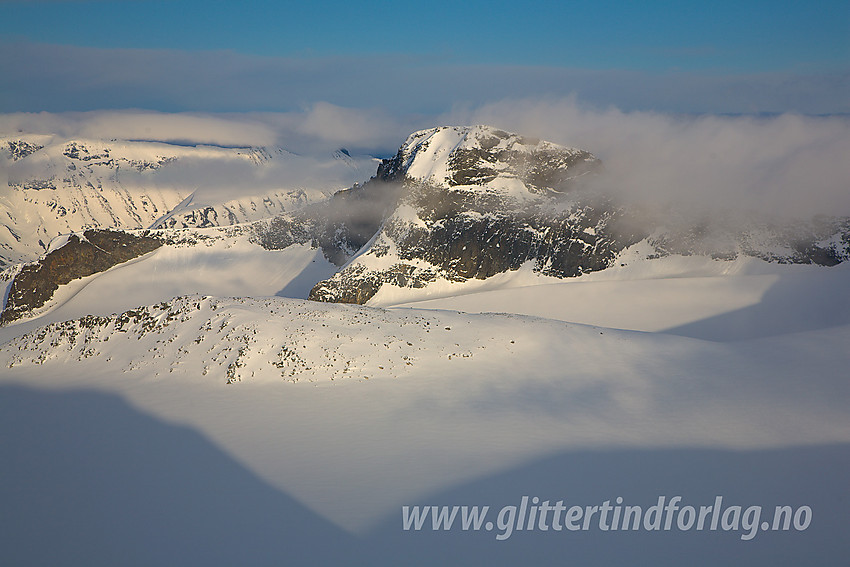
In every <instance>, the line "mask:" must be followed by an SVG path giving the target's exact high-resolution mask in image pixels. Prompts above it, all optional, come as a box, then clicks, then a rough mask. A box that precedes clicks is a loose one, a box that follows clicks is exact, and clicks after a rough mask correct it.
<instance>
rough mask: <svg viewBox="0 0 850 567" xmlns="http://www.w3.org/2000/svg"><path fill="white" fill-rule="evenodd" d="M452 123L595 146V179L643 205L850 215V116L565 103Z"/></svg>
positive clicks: (510, 107) (489, 108)
mask: <svg viewBox="0 0 850 567" xmlns="http://www.w3.org/2000/svg"><path fill="white" fill-rule="evenodd" d="M444 119H445V120H446V121H448V122H452V123H485V124H493V125H496V126H499V127H500V128H503V129H506V130H512V131H516V132H522V133H526V134H529V135H535V136H538V137H540V138H543V139H547V140H551V141H553V142H558V143H563V144H566V145H570V146H576V147H580V148H582V149H586V150H589V151H591V152H593V153H594V154H596V155H597V156H598V157H600V158H601V159H602V161H603V163H604V164H605V170H606V171H605V174H604V175H603V176H601V177H599V178H598V179H597V182H598V183H599V184H600V185H603V188H604V189H607V190H615V191H617V192H620V193H621V194H622V195H625V196H628V197H632V198H634V199H635V200H637V201H655V202H661V203H664V202H682V203H685V204H696V205H702V206H707V207H709V208H710V209H711V208H729V207H731V208H737V209H753V210H759V211H764V212H767V213H771V214H776V215H783V216H793V217H798V216H804V217H807V216H811V215H814V214H837V215H850V159H848V156H850V117H847V116H831V117H812V116H803V115H799V114H782V115H778V116H767V117H754V116H718V115H703V116H683V115H670V114H660V113H653V112H624V111H622V110H619V109H617V108H608V109H602V110H599V109H587V108H584V107H582V105H580V104H578V103H577V102H576V101H575V100H574V99H561V100H549V101H534V100H514V101H502V102H498V103H493V104H487V105H483V106H481V107H478V108H474V109H469V110H465V111H456V112H454V113H451V114H449V115H447V116H445V117H444Z"/></svg>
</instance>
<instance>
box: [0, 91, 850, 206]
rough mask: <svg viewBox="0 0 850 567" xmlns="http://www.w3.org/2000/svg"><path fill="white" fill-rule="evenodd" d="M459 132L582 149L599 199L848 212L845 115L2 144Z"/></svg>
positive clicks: (304, 118) (388, 120) (129, 129)
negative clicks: (488, 131) (594, 161)
mask: <svg viewBox="0 0 850 567" xmlns="http://www.w3.org/2000/svg"><path fill="white" fill-rule="evenodd" d="M450 124H458V125H460V124H489V125H492V126H495V127H498V128H504V129H506V130H509V131H513V132H522V133H523V134H525V135H529V136H538V137H540V138H542V139H546V140H550V141H552V142H555V143H560V144H564V145H569V146H574V147H580V148H584V149H586V150H588V151H590V152H592V153H593V154H594V155H596V156H598V157H599V158H600V159H602V161H603V163H604V164H605V172H604V175H601V176H598V177H597V178H595V181H594V182H595V183H597V184H598V185H599V187H600V189H603V190H605V191H606V192H610V191H612V190H613V191H616V192H621V193H622V194H623V195H624V196H626V197H630V198H631V197H633V198H635V199H636V200H638V201H643V202H646V201H660V202H663V203H668V202H674V203H681V204H686V205H693V204H697V205H701V206H705V207H707V210H708V211H709V212H711V211H714V210H717V209H726V208H735V209H743V210H750V209H752V210H758V211H760V212H762V213H765V214H772V215H779V216H787V217H810V216H812V215H815V214H832V215H848V214H850V191H848V186H847V185H848V181H847V180H848V179H850V161H848V160H847V159H846V156H847V155H850V117H847V116H837V115H836V116H827V117H814V116H804V115H799V114H781V115H775V116H750V115H741V116H720V115H698V116H694V115H672V114H660V113H654V112H625V111H622V110H620V109H617V108H614V107H609V108H604V109H594V108H589V107H587V106H585V105H583V104H581V103H580V102H578V101H576V99H575V98H565V99H548V100H540V99H522V100H505V101H502V102H496V103H491V104H485V105H482V106H477V107H469V108H462V107H458V108H455V109H454V110H452V111H450V112H448V113H444V114H439V115H433V116H425V115H418V116H414V115H398V114H395V115H394V114H391V113H389V112H386V111H378V110H368V109H367V110H364V109H357V108H346V107H341V106H336V105H333V104H330V103H316V104H313V105H311V106H309V107H305V109H303V110H301V111H297V112H284V113H244V114H233V113H231V114H203V113H160V112H149V111H133V110H127V111H93V112H84V113H60V114H51V113H44V112H42V113H37V114H34V113H15V114H5V115H0V133H2V134H3V135H4V136H12V135H14V134H15V133H31V134H44V133H56V134H60V135H62V136H64V137H68V138H73V137H83V138H95V139H97V138H101V139H115V138H119V139H139V140H151V141H162V142H167V143H177V144H191V145H194V144H211V145H221V146H227V147H246V146H253V147H265V146H272V145H274V146H280V147H283V148H285V149H286V150H288V151H290V152H294V153H296V154H299V155H304V156H311V155H314V156H324V155H327V154H328V153H329V152H333V151H335V150H337V149H339V148H341V147H345V148H347V149H348V150H349V151H350V152H351V153H352V154H369V155H373V156H376V157H382V158H385V157H390V156H391V155H393V154H394V153H395V151H396V149H397V148H398V145H399V144H400V143H401V141H403V140H404V139H405V138H406V137H407V136H408V135H409V134H410V132H412V131H415V130H418V129H424V128H429V127H432V126H437V125H450ZM372 173H374V172H372ZM214 177H216V178H219V177H220V173H219V174H217V175H216V176H214ZM226 178H227V179H228V181H229V182H228V183H227V185H228V188H227V190H228V191H232V192H233V195H232V198H239V197H240V196H242V195H241V193H240V191H242V190H243V188H241V187H240V186H239V185H240V184H239V183H235V182H234V181H235V180H234V179H233V176H226ZM364 180H365V179H364ZM249 190H251V189H249Z"/></svg>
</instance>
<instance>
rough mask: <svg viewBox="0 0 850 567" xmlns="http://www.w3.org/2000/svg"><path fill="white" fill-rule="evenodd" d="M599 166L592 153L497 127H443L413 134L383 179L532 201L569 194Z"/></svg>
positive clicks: (381, 173) (382, 173) (387, 166)
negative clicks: (532, 198) (579, 179)
mask: <svg viewBox="0 0 850 567" xmlns="http://www.w3.org/2000/svg"><path fill="white" fill-rule="evenodd" d="M598 165H599V160H598V159H597V158H596V157H595V156H593V154H591V153H589V152H587V151H584V150H580V149H576V148H568V147H565V146H560V145H558V144H553V143H551V142H546V141H542V140H538V139H536V138H529V137H526V136H521V135H519V134H513V133H510V132H505V131H504V130H500V129H498V128H493V127H491V126H484V125H475V126H442V127H438V128H431V129H428V130H421V131H419V132H415V133H413V134H411V135H410V136H409V137H408V138H407V140H406V141H405V142H404V144H402V146H401V148H400V149H399V151H398V153H397V154H396V156H395V157H394V158H393V159H392V160H389V161H388V162H387V163H385V164H384V165H383V166H382V168H381V170H379V176H381V177H383V178H385V179H399V178H405V179H408V180H412V181H417V182H422V183H426V184H429V185H433V186H436V187H440V188H450V189H453V190H476V191H480V190H482V189H483V190H485V191H488V192H495V193H499V194H503V195H510V196H512V197H519V198H523V197H526V198H527V197H529V196H531V195H536V194H542V193H543V194H545V193H551V192H554V193H560V192H563V191H565V190H567V189H568V188H569V185H570V184H571V182H573V181H574V180H575V179H576V178H577V177H579V176H581V175H584V174H586V173H587V172H589V171H591V170H592V169H594V167H596V166H598Z"/></svg>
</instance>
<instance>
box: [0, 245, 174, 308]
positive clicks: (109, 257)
mask: <svg viewBox="0 0 850 567" xmlns="http://www.w3.org/2000/svg"><path fill="white" fill-rule="evenodd" d="M162 244H163V242H162V240H160V239H158V238H155V237H152V236H147V235H136V234H131V233H128V232H120V231H113V230H87V231H85V232H84V233H83V234H82V236H80V235H77V234H72V235H70V236H69V237H68V240H67V242H66V243H65V244H64V245H63V246H61V247H59V248H56V249H55V250H52V251H50V252H49V253H47V254H46V255H45V256H44V257H43V258H42V259H41V260H39V261H37V262H34V263H31V264H26V265H24V266H22V267H21V268H20V270H19V271H18V273H17V274H16V275H15V277H14V279H13V280H12V284H11V286H10V287H9V292H8V296H7V299H6V302H5V306H4V309H3V312H2V315H0V324H6V323H9V322H11V321H14V320H16V319H19V318H21V317H24V316H26V315H27V314H28V313H30V312H32V311H33V310H34V309H37V308H39V307H42V306H43V305H44V304H45V303H47V301H49V300H50V298H51V297H53V294H54V292H55V291H56V290H57V289H58V288H59V286H60V285H65V284H67V283H69V282H71V281H73V280H76V279H79V278H84V277H86V276H90V275H92V274H96V273H98V272H102V271H104V270H107V269H109V268H111V267H112V266H115V265H117V264H121V263H123V262H126V261H128V260H132V259H133V258H137V257H139V256H141V255H143V254H147V253H148V252H151V251H153V250H156V249H157V248H159V247H160V246H162Z"/></svg>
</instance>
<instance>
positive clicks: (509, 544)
mask: <svg viewBox="0 0 850 567" xmlns="http://www.w3.org/2000/svg"><path fill="white" fill-rule="evenodd" d="M64 377H65V378H67V377H69V375H67V374H66V375H65V376H64ZM21 378H23V377H21ZM104 378H105V379H109V377H107V376H104ZM115 378H116V377H114V376H113V377H112V380H110V381H111V382H113V383H115V382H116V380H115ZM119 380H120V377H119ZM135 389H136V393H137V394H139V393H141V392H140V389H139V388H135ZM330 390H331V391H332V390H334V389H330ZM243 392H244V391H243ZM325 392H326V393H327V392H328V390H325ZM146 393H147V394H148V395H150V394H153V393H154V392H153V390H151V389H147V392H146ZM175 393H177V392H175V391H173V390H172V391H161V392H160V394H161V396H162V397H163V398H164V399H165V398H166V396H167V395H168V394H172V398H171V399H170V401H169V403H172V404H174V403H175V402H176V399H175V397H174V394H175ZM183 393H184V394H185V391H184V392H183ZM255 394H260V393H258V392H255ZM262 394H265V395H273V394H274V392H262ZM139 397H140V396H138V395H136V396H135V399H139ZM237 398H239V399H237ZM323 399H324V400H325V401H326V402H327V403H324V404H322V403H319V404H318V405H317V406H316V409H317V412H318V413H319V415H308V416H306V417H308V418H312V419H308V420H307V421H304V422H303V423H297V422H294V421H293V422H292V423H289V424H288V425H290V429H289V430H288V431H287V432H286V433H288V436H287V437H288V439H287V440H286V443H285V444H283V443H276V442H275V441H277V440H278V439H280V438H283V437H284V433H283V432H281V431H277V430H272V431H269V430H267V429H265V428H263V427H258V428H257V429H256V430H255V431H254V432H253V433H254V435H255V436H256V437H259V438H263V439H265V440H266V442H267V445H266V449H267V451H268V452H269V453H272V454H273V455H276V456H277V457H278V459H279V460H281V461H283V460H284V459H286V456H285V455H284V454H283V453H282V452H283V451H285V450H286V449H287V448H288V447H292V446H293V445H295V443H296V441H299V440H300V441H301V442H306V438H308V437H313V436H316V437H317V438H318V439H319V440H320V442H317V443H316V447H315V448H316V449H317V450H327V451H330V452H336V451H340V450H342V449H344V448H345V447H344V445H343V444H344V443H345V442H346V441H348V440H349V439H350V438H351V437H353V435H348V434H347V432H348V431H349V430H350V429H351V428H358V429H360V430H361V432H362V433H363V434H364V435H368V434H370V433H371V431H370V430H369V429H365V430H364V429H363V425H364V422H367V423H368V422H369V421H371V422H372V423H377V422H378V421H379V420H381V419H384V417H385V416H383V415H382V414H378V415H373V416H372V417H371V418H369V417H368V416H367V413H366V411H368V410H371V409H374V408H373V407H372V406H371V405H370V406H367V407H366V408H364V411H362V412H361V411H358V410H357V409H356V408H354V411H351V409H349V406H347V405H343V404H340V403H339V399H338V398H336V397H333V398H331V399H328V398H327V397H325V398H323ZM369 399H372V400H374V397H371V398H369V397H367V398H366V400H369ZM127 400H128V396H121V395H120V394H114V393H111V392H103V391H96V390H92V389H76V388H74V389H56V388H51V389H50V390H45V389H43V388H37V387H35V386H34V384H32V383H31V385H30V386H21V385H16V384H11V383H9V382H8V381H2V380H0V446H2V448H3V451H4V455H14V456H20V458H18V459H3V460H0V474H2V477H3V479H4V482H3V483H2V484H0V502H2V503H3V510H4V514H2V515H0V559H2V560H3V561H4V563H5V564H8V565H20V566H24V565H69V564H80V565H87V566H89V567H95V566H97V567H99V566H104V567H106V566H109V567H111V566H113V565H116V564H121V565H128V566H140V567H141V566H144V567H147V566H149V565H168V564H175V563H177V564H181V565H205V566H208V567H213V566H229V565H233V564H239V563H245V562H248V563H251V564H252V565H316V566H334V567H338V566H346V565H351V566H361V565H372V566H375V567H384V566H386V567H395V566H397V565H413V566H429V567H430V566H433V565H480V564H482V563H483V564H487V565H497V566H498V565H504V566H515V565H528V564H535V565H547V564H551V563H552V562H553V560H557V562H559V563H562V564H565V565H587V566H598V567H602V566H604V567H609V566H610V565H625V564H633V563H634V562H635V559H636V558H638V559H639V562H640V564H651V565H655V566H659V567H680V566H681V565H683V564H685V563H686V564H688V565H694V566H700V567H716V566H717V565H747V566H748V567H754V566H755V567H758V566H775V565H786V564H791V565H841V561H842V560H843V558H845V557H846V556H847V553H848V551H850V549H848V544H847V539H846V537H843V536H844V527H845V526H846V525H847V523H848V521H850V517H848V513H847V510H846V505H844V501H843V500H842V499H841V498H840V497H839V498H836V495H840V494H843V493H844V490H845V489H846V487H845V485H846V475H847V472H848V462H850V445H847V444H843V445H827V446H823V445H821V446H809V447H790V448H781V449H770V450H747V451H742V450H733V451H729V450H722V449H706V448H701V449H682V448H679V449H676V448H673V449H616V448H614V449H598V450H567V451H563V452H558V453H557V454H552V455H549V456H547V457H544V458H542V459H541V458H537V459H531V460H526V461H524V462H523V464H522V465H519V466H516V467H510V468H508V469H506V470H503V471H501V472H497V473H493V474H489V475H485V476H483V477H478V478H476V479H474V480H471V481H469V482H465V483H460V484H455V485H453V486H452V487H451V488H449V489H448V490H443V491H440V492H439V493H430V494H428V495H427V496H425V497H422V498H419V499H415V500H410V501H408V502H407V503H408V504H423V505H428V504H448V505H457V504H458V503H471V504H478V505H490V506H492V507H493V509H494V510H498V509H499V507H501V506H502V505H512V506H517V505H518V504H519V501H520V499H521V497H522V496H523V495H528V496H540V497H541V498H551V499H552V500H553V501H554V500H558V499H563V501H564V502H565V504H566V505H567V506H570V505H575V504H577V505H580V506H585V505H587V506H590V505H598V504H600V503H601V502H603V501H605V500H610V499H611V498H613V497H614V496H615V495H618V496H622V497H623V498H624V502H625V503H628V504H630V505H632V504H637V505H641V506H643V507H644V509H646V508H647V507H649V506H651V505H654V504H655V503H656V501H657V498H658V496H659V491H663V492H664V493H666V494H667V495H670V494H673V493H675V494H679V495H683V496H684V501H683V502H682V504H683V505H703V504H707V505H712V504H713V503H714V499H715V496H716V495H717V494H722V495H723V496H724V502H723V504H724V505H725V506H732V505H743V506H746V505H751V504H753V503H758V504H763V505H766V506H771V505H774V504H775V503H788V504H790V505H794V506H797V505H800V504H802V503H805V504H806V505H809V506H811V507H812V509H813V510H814V519H813V522H812V524H811V526H810V527H809V528H808V529H807V530H806V531H804V532H797V531H794V530H793V529H791V530H789V531H786V532H778V533H773V532H761V531H759V533H758V534H757V535H756V536H755V537H754V539H751V540H750V541H742V540H741V539H740V535H741V533H742V532H741V531H740V530H738V531H729V532H725V531H719V530H718V531H715V532H711V531H702V532H694V531H690V532H678V531H677V530H676V527H675V524H674V527H673V530H672V531H669V532H666V531H656V532H634V531H631V532H623V531H618V532H611V531H608V532H603V531H599V530H592V531H590V532H569V531H566V530H562V531H559V532H556V531H552V530H551V529H550V530H549V531H547V532H541V531H539V530H538V531H535V532H528V531H523V532H519V531H514V532H513V534H512V537H510V539H508V540H506V541H501V542H500V541H496V540H495V537H494V534H496V533H499V531H498V530H494V531H491V532H488V531H480V532H475V531H463V530H461V529H459V528H455V529H454V530H452V531H451V532H437V533H430V532H428V531H427V530H423V531H420V532H406V531H403V530H402V529H401V527H400V513H399V510H398V509H395V510H393V511H392V513H390V514H387V515H386V516H385V517H384V518H383V519H382V520H381V522H380V523H379V525H377V526H376V527H374V528H373V529H371V530H370V531H369V532H368V533H366V534H362V535H358V536H352V535H350V534H347V533H344V532H343V531H342V530H340V529H339V528H338V527H337V526H335V525H333V524H332V523H330V522H328V521H327V520H325V519H324V518H322V517H321V516H318V515H317V514H315V513H314V512H313V511H312V510H311V509H310V508H309V507H307V506H304V505H303V504H302V503H300V502H299V501H297V500H296V499H294V498H292V497H291V496H290V495H288V494H286V493H284V492H281V491H279V490H277V489H275V488H274V487H273V486H271V485H270V484H269V483H267V482H265V481H264V480H263V479H261V478H258V477H257V476H256V474H254V473H253V471H251V470H250V469H248V468H246V467H245V466H244V465H243V464H242V463H240V462H239V461H238V460H236V459H234V458H233V457H232V456H231V454H228V453H227V452H225V451H223V450H222V449H221V447H220V446H219V445H217V444H215V442H214V441H212V442H211V440H210V439H209V437H208V436H206V435H203V434H199V433H198V432H197V431H196V430H195V429H194V428H193V427H191V426H186V425H184V424H182V423H179V422H173V421H165V420H162V419H158V418H157V417H155V416H153V415H151V414H149V413H147V412H146V410H145V408H144V407H143V406H140V405H139V404H136V403H135V402H134V400H130V401H129V403H128V401H127ZM148 401H151V400H150V399H149V400H148ZM255 401H256V402H257V403H252V400H250V399H247V398H244V397H240V396H238V395H232V396H229V397H228V399H226V400H225V399H222V398H219V399H212V398H210V397H208V396H203V395H202V392H201V393H198V396H197V397H196V398H195V403H198V404H200V406H201V408H200V409H205V410H207V411H215V412H216V414H217V415H218V418H219V420H220V421H222V422H227V423H228V424H229V425H230V427H231V428H237V429H245V428H247V427H248V426H249V425H250V422H253V421H254V420H253V419H246V416H250V415H251V414H252V412H253V411H254V408H255V407H259V408H264V405H265V404H264V402H263V400H262V399H261V398H260V396H259V395H258V396H257V400H255ZM355 401H363V400H361V399H359V398H358V399H355ZM187 405H188V404H187ZM283 405H284V409H286V406H287V404H285V403H284V404H283ZM243 406H245V407H247V409H248V411H247V412H243V413H242V414H238V411H239V410H240V409H242V408H243ZM294 409H295V410H296V411H297V410H298V409H299V408H297V407H296V408H294ZM346 409H348V410H349V411H347V412H346V413H340V411H341V410H346ZM377 409H379V410H380V409H381V408H380V407H379V408H377ZM263 411H267V410H263ZM188 413H191V412H188ZM297 417H305V416H303V415H297ZM346 419H350V422H348V423H346V422H345V420H346ZM279 421H280V419H279V418H278V421H272V422H270V423H271V425H273V426H274V425H278V424H279ZM417 423H419V422H418V421H417V422H414V423H411V420H402V421H401V422H400V424H401V426H402V428H401V430H400V433H402V434H410V433H412V435H411V437H410V446H409V447H408V448H407V449H406V451H399V452H395V454H393V451H391V450H390V449H389V448H386V449H385V448H384V447H370V453H369V456H370V457H371V458H375V459H376V460H377V461H378V462H377V463H376V464H377V465H378V466H380V465H383V466H390V467H393V466H398V461H403V460H409V459H411V458H412V459H414V460H417V462H419V463H420V464H421V465H422V466H423V467H426V468H429V469H433V468H434V466H435V460H434V457H433V456H432V455H430V454H428V453H427V452H425V451H423V454H419V453H417V452H416V449H417V448H418V447H419V446H420V445H422V444H423V439H425V438H426V434H427V433H430V432H432V430H433V429H429V430H426V431H425V432H423V431H410V430H409V429H410V426H411V425H415V424H417ZM508 424H510V423H508ZM334 425H337V426H339V428H340V430H341V431H340V435H339V436H338V437H337V440H336V442H334V441H333V439H332V435H331V433H328V431H329V430H330V429H332V428H333V427H334ZM396 425H397V424H395V423H385V428H384V430H383V437H372V441H374V442H375V443H376V444H377V443H378V442H380V441H383V440H384V439H385V437H386V431H387V430H388V429H390V428H392V427H394V426H396ZM459 433H463V431H460V432H459ZM492 433H493V434H494V435H499V434H501V433H502V430H501V429H496V430H494V431H493V432H492ZM357 441H358V442H359V443H361V445H362V444H364V443H365V442H366V441H365V440H364V438H362V437H361V438H358V439H357ZM513 447H514V445H513V444H512V445H509V446H507V447H506V450H509V449H512V448H513ZM34 448H37V450H34ZM345 457H346V453H345V452H344V451H342V458H341V459H340V462H341V463H343V464H347V463H346V461H345ZM437 459H438V460H439V462H441V463H451V462H452V461H451V460H450V458H449V457H446V456H443V455H437ZM360 460H363V459H362V458H361V459H360ZM57 463H61V464H62V466H61V468H60V467H57V466H56V465H57ZM387 463H389V465H387ZM403 468H404V467H403ZM319 472H322V471H319ZM354 472H355V473H357V467H355V471H354ZM383 472H385V471H383ZM402 472H404V471H402ZM438 474H443V473H442V471H440V472H439V473H438ZM345 482H348V481H347V480H344V481H343V483H345ZM494 514H495V512H494ZM549 516H550V518H551V514H549ZM764 516H765V514H763V515H762V517H764ZM490 517H491V518H493V516H490ZM493 519H495V518H493ZM223 534H224V535H223ZM47 542H49V544H48V543H47ZM104 542H108V545H104Z"/></svg>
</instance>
